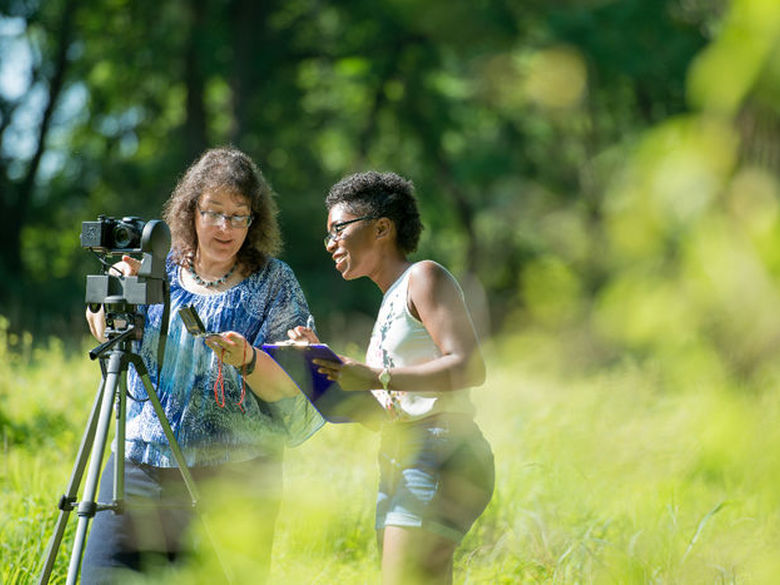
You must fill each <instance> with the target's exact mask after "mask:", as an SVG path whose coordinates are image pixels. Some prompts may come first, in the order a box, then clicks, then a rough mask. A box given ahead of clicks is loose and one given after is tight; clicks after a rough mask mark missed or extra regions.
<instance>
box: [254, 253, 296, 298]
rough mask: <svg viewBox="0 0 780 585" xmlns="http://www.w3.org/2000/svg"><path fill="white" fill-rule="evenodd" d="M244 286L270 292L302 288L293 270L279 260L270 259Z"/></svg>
mask: <svg viewBox="0 0 780 585" xmlns="http://www.w3.org/2000/svg"><path fill="white" fill-rule="evenodd" d="M242 284H244V286H248V287H251V288H255V289H268V290H277V289H279V288H280V287H281V288H285V287H289V286H294V287H298V286H300V285H299V283H298V279H297V278H296V276H295V273H294V272H293V270H292V268H290V266H289V265H288V264H287V263H286V262H285V261H284V260H279V259H278V258H268V259H267V260H266V262H265V264H263V265H262V266H261V267H260V268H258V269H257V270H255V271H254V272H253V273H252V274H250V275H249V277H247V278H246V279H245V280H244V281H243V283H242Z"/></svg>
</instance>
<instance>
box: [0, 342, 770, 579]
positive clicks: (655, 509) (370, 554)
mask: <svg viewBox="0 0 780 585" xmlns="http://www.w3.org/2000/svg"><path fill="white" fill-rule="evenodd" d="M545 342H546V343H552V342H554V340H551V339H547V340H541V339H539V338H533V339H532V338H530V337H529V336H528V335H526V334H524V335H517V336H514V337H510V338H506V339H503V340H501V341H500V342H498V343H494V344H490V345H489V346H488V347H486V351H487V355H488V356H489V357H490V359H489V362H490V363H489V372H490V375H489V379H488V382H487V384H486V385H485V386H484V387H482V388H479V389H475V390H474V391H473V395H472V396H473V399H474V401H475V403H476V405H477V408H478V422H479V423H480V426H481V427H482V428H483V429H484V431H485V433H486V435H487V436H488V439H489V440H490V442H491V444H492V447H493V451H494V454H495V457H496V467H497V488H496V493H495V495H494V497H493V500H492V501H491V503H490V505H489V507H488V509H487V511H486V512H485V513H484V514H483V516H482V517H481V518H480V519H479V521H478V522H477V524H476V525H475V526H474V528H473V529H472V531H471V532H470V533H469V534H468V535H467V536H466V539H465V540H464V542H463V543H462V545H461V546H460V547H459V549H458V552H457V556H456V578H455V583H463V584H466V583H484V584H488V583H490V584H492V583H506V584H510V583H512V584H515V583H521V584H526V583H527V584H529V585H530V584H532V583H549V584H553V583H565V584H574V583H637V584H646V583H669V584H672V583H680V584H682V583H730V584H745V583H751V584H764V583H766V584H767V585H768V584H770V583H773V582H774V579H775V577H776V571H777V569H778V568H780V567H778V565H777V559H776V554H775V553H776V550H777V546H778V545H780V531H778V526H779V524H778V521H779V520H780V518H778V515H777V510H778V509H780V500H779V499H778V492H777V489H776V486H777V482H778V481H780V458H779V457H778V456H777V449H776V445H777V444H778V441H780V431H779V430H778V428H777V425H776V420H777V417H778V415H780V412H778V408H779V407H778V404H780V400H778V398H780V397H779V396H778V386H777V385H776V384H766V385H763V386H750V387H744V386H735V385H732V384H723V383H721V384H717V383H709V384H702V383H701V381H700V380H699V379H693V378H691V379H690V380H689V381H688V382H687V383H685V384H682V385H680V386H679V387H677V388H675V391H674V392H670V391H668V390H667V389H666V385H665V382H664V373H663V372H662V371H661V370H660V369H658V368H653V367H652V366H650V365H639V364H637V363H631V362H625V363H623V364H620V365H615V366H613V367H611V368H609V369H604V370H602V371H601V372H599V373H597V374H592V375H582V374H579V373H576V372H574V373H573V372H572V371H571V370H570V369H568V368H566V367H565V365H564V366H563V367H562V366H561V365H560V364H559V363H558V362H557V361H555V360H551V356H556V355H557V352H548V351H547V348H546V347H545ZM4 347H5V349H4V350H3V351H4V352H5V353H4V354H3V355H4V358H5V359H3V360H2V362H0V363H2V364H3V365H2V366H0V367H2V368H3V370H2V374H3V375H2V377H0V380H3V381H4V382H3V383H4V386H3V388H2V390H3V392H2V396H3V402H2V409H3V412H5V415H6V420H7V421H10V423H11V424H12V425H15V426H16V427H18V428H29V429H33V428H35V429H36V432H37V434H38V435H39V436H37V437H35V436H33V434H32V433H31V434H30V435H29V436H28V437H27V439H26V440H24V441H15V440H14V441H12V440H8V441H6V443H5V445H4V447H3V451H4V452H3V457H2V458H1V459H0V461H1V463H0V494H2V501H3V506H2V507H0V543H2V545H0V546H1V547H2V555H0V558H2V565H1V566H0V580H1V581H2V582H3V583H9V584H24V583H32V582H34V581H35V580H36V579H37V573H38V571H39V570H40V563H41V560H42V558H43V554H44V549H45V546H46V544H47V542H48V538H49V536H50V534H51V531H52V530H53V522H54V519H55V518H56V509H55V507H54V505H55V503H56V501H57V499H58V497H59V494H60V493H61V491H62V490H63V489H64V487H65V485H66V481H67V479H68V477H69V473H70V471H71V466H72V464H73V461H74V458H75V453H76V448H77V442H78V439H79V437H80V433H81V432H82V430H83V425H84V424H85V419H86V417H87V414H88V409H89V405H90V400H91V394H92V390H93V388H94V387H95V386H96V383H97V381H98V378H99V369H98V368H97V366H96V364H94V363H92V362H90V361H89V360H88V359H86V357H84V356H72V357H65V356H64V355H63V353H62V350H61V348H60V347H58V346H57V344H52V345H50V346H49V347H48V348H47V349H42V350H37V351H35V350H33V353H28V354H27V357H25V350H24V349H22V347H20V346H19V345H13V346H11V345H6V346H4ZM518 356H519V357H518ZM556 359H557V358H556ZM710 359H711V360H712V361H710V362H709V363H710V364H711V365H714V363H715V361H716V358H715V357H713V356H710ZM62 372H68V376H63V374H62ZM5 380H12V381H13V382H9V383H7V384H6V382H5ZM12 387H20V388H24V391H23V392H22V391H17V392H13V393H12V392H10V389H11V388H12ZM44 404H45V405H46V410H48V416H49V418H50V419H59V420H62V421H64V423H63V424H61V425H59V426H55V427H41V426H37V425H38V424H39V423H38V422H37V418H38V416H39V410H41V409H42V407H39V406H38V405H44ZM42 436H43V437H45V438H41V437H42ZM377 447H378V444H377V437H376V435H374V434H373V433H371V432H369V431H367V430H365V429H363V428H361V427H357V426H350V425H329V426H327V427H325V428H324V429H322V430H321V431H320V432H319V433H318V434H316V435H315V436H314V437H313V438H311V439H310V440H309V441H307V442H306V443H304V444H303V445H302V446H300V447H298V448H296V449H292V450H290V451H288V452H287V455H286V460H285V493H284V500H283V503H282V510H281V513H280V516H279V519H278V522H277V538H276V541H275V546H274V551H273V562H272V568H271V582H272V583H279V584H284V583H290V584H294V583H315V582H316V583H319V582H322V583H332V582H339V583H345V584H352V583H354V584H355V585H357V584H363V583H370V582H375V581H377V580H378V578H379V574H378V566H377V550H376V544H375V539H374V534H373V506H374V502H373V500H374V495H375V489H376V481H377V477H376V463H375V454H376V450H377ZM222 503H223V504H224V506H222V507H221V508H220V511H219V513H218V514H217V513H214V512H212V513H211V514H210V515H209V521H210V528H211V532H212V535H213V536H214V538H215V541H216V542H217V543H219V544H220V546H222V547H223V548H226V549H227V550H223V554H224V555H226V556H227V557H229V556H230V554H231V549H230V543H231V542H234V539H239V540H240V539H241V534H242V528H241V527H242V526H243V525H244V524H245V523H246V522H250V523H251V522H253V521H260V519H258V518H254V517H253V516H252V514H251V512H250V513H248V512H247V510H246V509H245V508H243V507H241V506H240V505H238V504H239V503H238V502H234V501H232V500H231V498H229V497H226V498H225V499H224V501H223V502H222ZM74 525H75V516H74V517H71V519H70V523H69V526H68V530H67V532H66V540H65V542H64V543H63V546H62V548H61V550H60V555H59V557H58V563H57V566H56V568H55V573H54V575H53V579H52V582H54V583H58V582H63V581H64V575H65V572H66V569H67V567H66V561H67V556H68V553H69V552H70V546H71V543H72V536H73V528H74ZM195 542H196V543H199V544H198V550H199V551H200V553H202V554H199V555H196V556H195V557H194V558H193V559H192V564H191V565H187V566H184V567H182V568H180V569H179V570H176V571H163V572H160V573H157V574H154V575H153V576H151V577H150V578H149V579H143V580H140V581H138V582H143V583H157V582H166V583H211V582H214V581H215V580H218V575H219V568H218V567H217V566H215V564H214V560H213V558H212V557H211V554H210V551H211V549H210V547H209V545H208V544H207V541H206V540H205V536H204V535H203V534H200V533H197V534H196V535H195ZM246 561H247V560H246V559H244V563H243V564H240V565H239V564H236V565H233V566H234V569H235V570H237V571H238V572H239V573H240V574H242V575H243V574H244V573H243V571H249V572H250V573H251V570H252V564H251V559H250V560H249V562H246ZM250 573H248V574H250ZM240 582H248V581H247V580H246V579H242V580H241V581H240Z"/></svg>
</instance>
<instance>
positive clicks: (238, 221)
mask: <svg viewBox="0 0 780 585" xmlns="http://www.w3.org/2000/svg"><path fill="white" fill-rule="evenodd" d="M198 212H199V213H200V218H201V219H202V220H203V223H204V224H206V225H209V226H217V225H219V224H221V223H222V222H223V221H224V222H225V224H226V225H229V226H230V227H234V228H248V227H249V226H250V225H252V220H253V219H254V217H253V216H252V215H251V214H250V215H225V214H224V213H219V212H218V211H211V210H210V209H201V208H200V205H198Z"/></svg>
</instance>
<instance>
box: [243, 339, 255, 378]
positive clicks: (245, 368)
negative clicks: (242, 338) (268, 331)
mask: <svg viewBox="0 0 780 585" xmlns="http://www.w3.org/2000/svg"><path fill="white" fill-rule="evenodd" d="M249 347H251V348H252V359H251V360H249V363H248V364H244V365H243V366H242V368H243V372H244V374H243V375H244V376H248V375H249V374H251V373H252V372H254V371H255V366H256V365H257V350H256V349H255V348H254V346H253V345H251V344H250V345H249Z"/></svg>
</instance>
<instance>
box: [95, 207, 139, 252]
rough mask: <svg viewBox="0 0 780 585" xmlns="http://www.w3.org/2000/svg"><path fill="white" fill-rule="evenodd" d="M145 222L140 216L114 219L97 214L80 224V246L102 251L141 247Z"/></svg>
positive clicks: (125, 250) (129, 249)
mask: <svg viewBox="0 0 780 585" xmlns="http://www.w3.org/2000/svg"><path fill="white" fill-rule="evenodd" d="M145 225H146V222H145V221H144V220H142V219H141V218H140V217H123V218H122V219H114V218H113V217H107V216H105V215H99V216H98V219H97V221H85V222H82V224H81V247H82V248H89V249H90V250H96V251H102V252H128V251H132V250H138V249H140V247H141V235H142V234H143V230H144V226H145Z"/></svg>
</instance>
